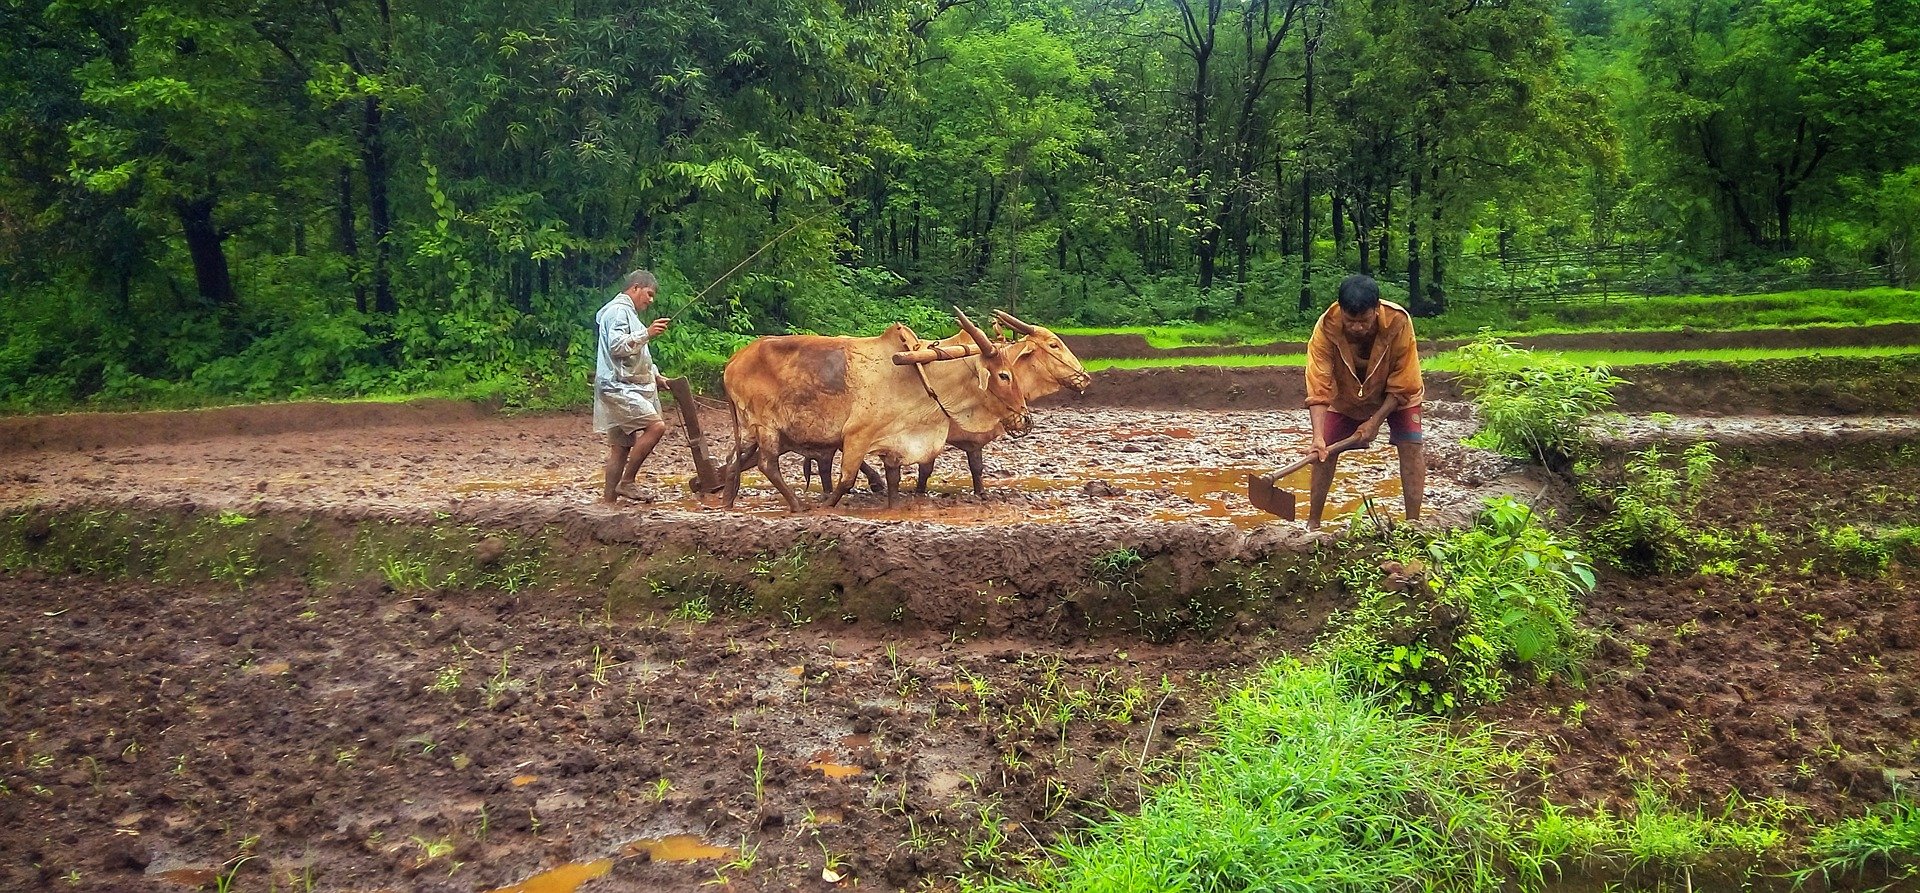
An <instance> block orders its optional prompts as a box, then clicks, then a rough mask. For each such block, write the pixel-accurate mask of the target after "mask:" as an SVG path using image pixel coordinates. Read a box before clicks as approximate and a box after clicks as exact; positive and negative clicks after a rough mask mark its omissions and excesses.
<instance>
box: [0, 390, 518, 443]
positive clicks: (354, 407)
mask: <svg viewBox="0 0 1920 893" xmlns="http://www.w3.org/2000/svg"><path fill="white" fill-rule="evenodd" d="M492 414H493V409H492V407H489V406H486V405H484V404H478V403H472V402H469V401H463V400H413V401H409V402H406V403H275V404H264V405H259V406H228V407H221V408H218V409H185V410H174V411H166V412H76V413H67V414H64V415H42V416H6V417H0V455H6V454H9V453H24V452H33V451H37V450H62V451H79V450H98V449H107V448H110V447H119V446H128V445H131V444H142V443H192V442H197V441H203V440H214V439H218V438H222V437H236V436H248V435H252V436H263V435H270V434H284V433H287V432H293V431H303V432H319V431H330V430H335V429H343V428H376V427H385V426H392V425H414V426H421V425H451V424H461V423H471V422H474V421H478V420H480V419H484V418H486V417H488V416H490V415H492Z"/></svg>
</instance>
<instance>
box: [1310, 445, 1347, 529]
mask: <svg viewBox="0 0 1920 893" xmlns="http://www.w3.org/2000/svg"><path fill="white" fill-rule="evenodd" d="M1338 464H1340V457H1339V456H1328V457H1327V461H1325V462H1316V463H1314V464H1312V465H1308V466H1307V467H1308V468H1311V469H1313V485H1312V486H1313V492H1312V494H1311V495H1309V496H1308V497H1307V498H1308V500H1309V501H1308V503H1307V529H1308V530H1319V529H1320V513H1321V512H1324V511H1326V508H1327V493H1328V492H1330V491H1332V490H1333V467H1334V466H1335V465H1338Z"/></svg>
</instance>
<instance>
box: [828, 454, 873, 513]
mask: <svg viewBox="0 0 1920 893" xmlns="http://www.w3.org/2000/svg"><path fill="white" fill-rule="evenodd" d="M840 453H841V456H840V480H839V482H838V483H836V484H835V485H834V487H833V494H832V495H831V496H828V497H827V505H830V506H835V505H839V504H840V499H841V497H843V496H846V495H847V494H848V493H851V492H853V482H854V481H856V480H858V479H859V478H860V469H862V468H865V467H866V465H867V463H866V462H865V461H864V460H863V459H861V457H862V456H865V455H866V454H867V444H866V443H854V442H851V441H849V442H847V443H844V444H841V448H840Z"/></svg>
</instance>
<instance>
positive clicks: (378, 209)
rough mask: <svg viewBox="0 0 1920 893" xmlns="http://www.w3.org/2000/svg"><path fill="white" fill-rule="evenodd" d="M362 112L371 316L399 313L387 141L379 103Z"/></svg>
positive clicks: (367, 104) (371, 102) (372, 101)
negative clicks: (392, 275)
mask: <svg viewBox="0 0 1920 893" xmlns="http://www.w3.org/2000/svg"><path fill="white" fill-rule="evenodd" d="M381 5H382V6H383V7H384V6H385V4H384V3H383V4H381ZM364 112H365V114H364V117H363V118H362V122H363V124H364V126H363V127H362V129H361V131H360V164H361V167H362V169H364V170H365V172H366V175H367V224H368V228H369V229H370V230H371V232H372V236H373V312H375V313H393V312H394V311H395V310H398V309H399V308H398V307H397V306H396V305H395V304H394V300H393V283H392V282H391V281H390V277H389V275H388V272H387V271H388V262H389V260H390V259H391V258H392V256H393V243H392V240H390V239H389V238H388V236H389V235H390V234H391V233H392V231H393V206H392V204H390V203H389V202H388V200H387V139H386V133H385V132H384V129H383V124H382V113H381V109H380V100H379V99H378V98H376V97H373V96H369V97H367V98H366V100H365V101H364Z"/></svg>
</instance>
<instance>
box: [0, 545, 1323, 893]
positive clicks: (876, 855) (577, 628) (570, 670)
mask: <svg viewBox="0 0 1920 893" xmlns="http://www.w3.org/2000/svg"><path fill="white" fill-rule="evenodd" d="M876 635H884V627H881V628H873V627H867V628H848V627H840V626H835V625H831V624H828V623H825V622H822V623H815V624H810V625H805V626H799V627H793V626H786V625H776V624H769V623H755V622H737V621H728V620H724V619H723V620H715V621H711V622H704V623H702V622H697V621H696V620H693V619H679V620H663V621H659V622H654V621H644V622H619V621H614V622H608V621H607V620H606V619H605V618H604V617H603V615H601V614H600V613H599V604H598V602H597V601H596V600H595V599H593V598H580V599H575V598H572V597H563V596H556V595H542V596H528V595H524V594H523V595H520V596H514V595H508V594H504V593H495V592H482V593H454V594H443V595H435V596H430V597H422V598H407V597H404V596H401V595H396V594H394V593H392V592H383V591H381V590H380V589H378V588H374V587H367V588H364V589H361V590H352V591H344V592H331V593H320V592H316V591H314V590H311V589H308V588H306V587H304V586H301V585H298V584H281V585H277V586H272V587H262V588H256V589H254V590H252V591H248V592H244V593H242V592H237V591H233V590H215V589H209V588H208V587H197V588H193V589H186V588H176V587H167V586H156V585H146V584H137V583H100V582H94V581H85V580H78V579H71V578H51V579H50V578H42V577H40V576H38V575H37V574H31V573H29V574H25V575H11V576H9V575H0V889H5V890H31V889H53V888H55V887H59V888H61V889H66V888H68V885H69V884H72V885H74V886H73V888H74V889H88V890H157V891H170V890H189V889H195V888H203V889H214V888H216V886H218V884H219V883H220V881H221V879H222V878H223V877H224V876H227V875H229V874H237V879H238V884H237V885H236V886H234V887H233V888H232V889H237V890H269V889H279V890H289V889H291V890H304V889H321V890H353V891H372V890H429V891H431V890H459V891H470V890H494V889H497V888H502V887H506V886H508V885H512V884H517V883H520V882H522V881H526V880H528V879H530V878H535V877H536V876H539V875H541V873H543V872H549V871H556V870H558V871H562V872H571V873H572V875H571V877H572V879H573V880H575V881H578V880H580V879H582V878H585V877H587V876H590V875H592V874H595V873H598V872H606V873H607V874H606V876H605V877H603V878H601V879H599V880H595V881H594V882H593V884H592V885H591V886H590V887H589V889H591V890H596V891H597V890H634V891H638V890H695V889H702V885H703V884H704V883H707V882H712V881H715V880H716V879H718V878H725V879H726V881H727V882H728V884H729V885H728V886H727V887H725V888H728V889H750V890H759V889H831V888H833V887H834V885H833V884H830V883H828V882H827V881H825V880H823V875H824V874H831V875H834V876H839V877H842V878H846V879H852V880H853V881H857V883H858V886H859V887H860V888H862V889H898V888H915V889H918V888H919V886H920V885H921V884H922V883H923V881H926V880H938V879H942V878H947V877H950V876H953V875H955V874H958V873H960V872H962V871H963V870H967V869H969V868H974V869H984V868H988V867H991V866H992V865H994V864H997V863H998V860H999V859H1000V857H1001V855H1002V854H1003V853H1005V852H1007V851H1009V850H1024V851H1033V850H1035V849H1036V848H1037V846H1038V844H1040V843H1045V842H1047V841H1050V840H1052V839H1054V838H1055V837H1056V836H1057V835H1058V834H1059V833H1061V832H1062V831H1063V830H1064V829H1066V828H1069V827H1073V826H1074V825H1075V824H1076V823H1077V822H1078V821H1079V819H1077V818H1076V816H1081V815H1087V816H1099V815H1103V814H1104V813H1105V810H1106V808H1107V807H1109V806H1110V807H1116V808H1127V807H1128V806H1129V805H1130V804H1132V803H1134V802H1136V797H1137V791H1138V787H1139V785H1140V783H1141V781H1142V776H1141V774H1140V772H1139V771H1138V767H1139V766H1140V765H1141V760H1142V758H1143V755H1144V757H1145V758H1146V759H1147V760H1149V761H1153V760H1156V759H1160V758H1164V757H1168V756H1172V755H1174V754H1175V753H1176V752H1177V751H1178V750H1179V749H1180V748H1181V747H1182V742H1183V740H1184V739H1186V738H1187V736H1189V735H1191V734H1192V733H1193V732H1195V731H1196V729H1197V723H1198V722H1199V721H1200V717H1198V716H1197V713H1198V712H1199V711H1204V709H1205V705H1206V704H1207V703H1208V702H1209V699H1210V697H1211V696H1212V695H1213V694H1214V693H1216V691H1217V690H1218V689H1219V687H1220V686H1222V685H1226V684H1230V683H1231V682H1232V680H1233V679H1234V678H1235V676H1236V674H1237V668H1239V667H1245V666H1253V665H1255V664H1257V663H1259V662H1260V661H1262V660H1264V659H1266V658H1269V657H1271V656H1273V655H1275V654H1277V653H1279V652H1280V651H1282V650H1287V649H1298V648H1301V647H1304V645H1305V644H1306V643H1305V641H1304V640H1303V639H1301V638H1298V637H1295V638H1289V637H1288V636H1287V635H1286V634H1270V633H1268V634H1255V633H1253V632H1247V633H1243V634H1241V635H1240V637H1239V638H1238V639H1236V640H1233V641H1226V642H1221V643H1217V644H1215V645H1212V646H1210V647H1208V648H1194V647H1156V646H1151V645H1147V644H1144V643H1140V642H1137V641H1115V642H1108V643H1100V642H1085V643H1082V644H1080V645H1075V646H1061V645H1059V644H1056V643H1039V642H1033V641H1023V640H1020V639H1007V638H1002V639H983V640H973V641H968V640H964V639H956V638H953V637H950V636H947V635H944V634H942V635H928V636H924V637H909V638H904V639H885V638H875V636H876ZM600 860H608V861H605V862H601V861H600ZM682 860H690V861H682ZM564 880H566V876H565V875H550V876H546V877H545V878H544V880H543V882H549V881H553V882H557V881H564ZM309 884H311V886H309ZM844 884H845V882H844V881H843V885H844ZM526 889H571V887H570V886H568V885H566V884H564V883H556V884H555V885H553V886H548V887H528V888H526Z"/></svg>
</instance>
